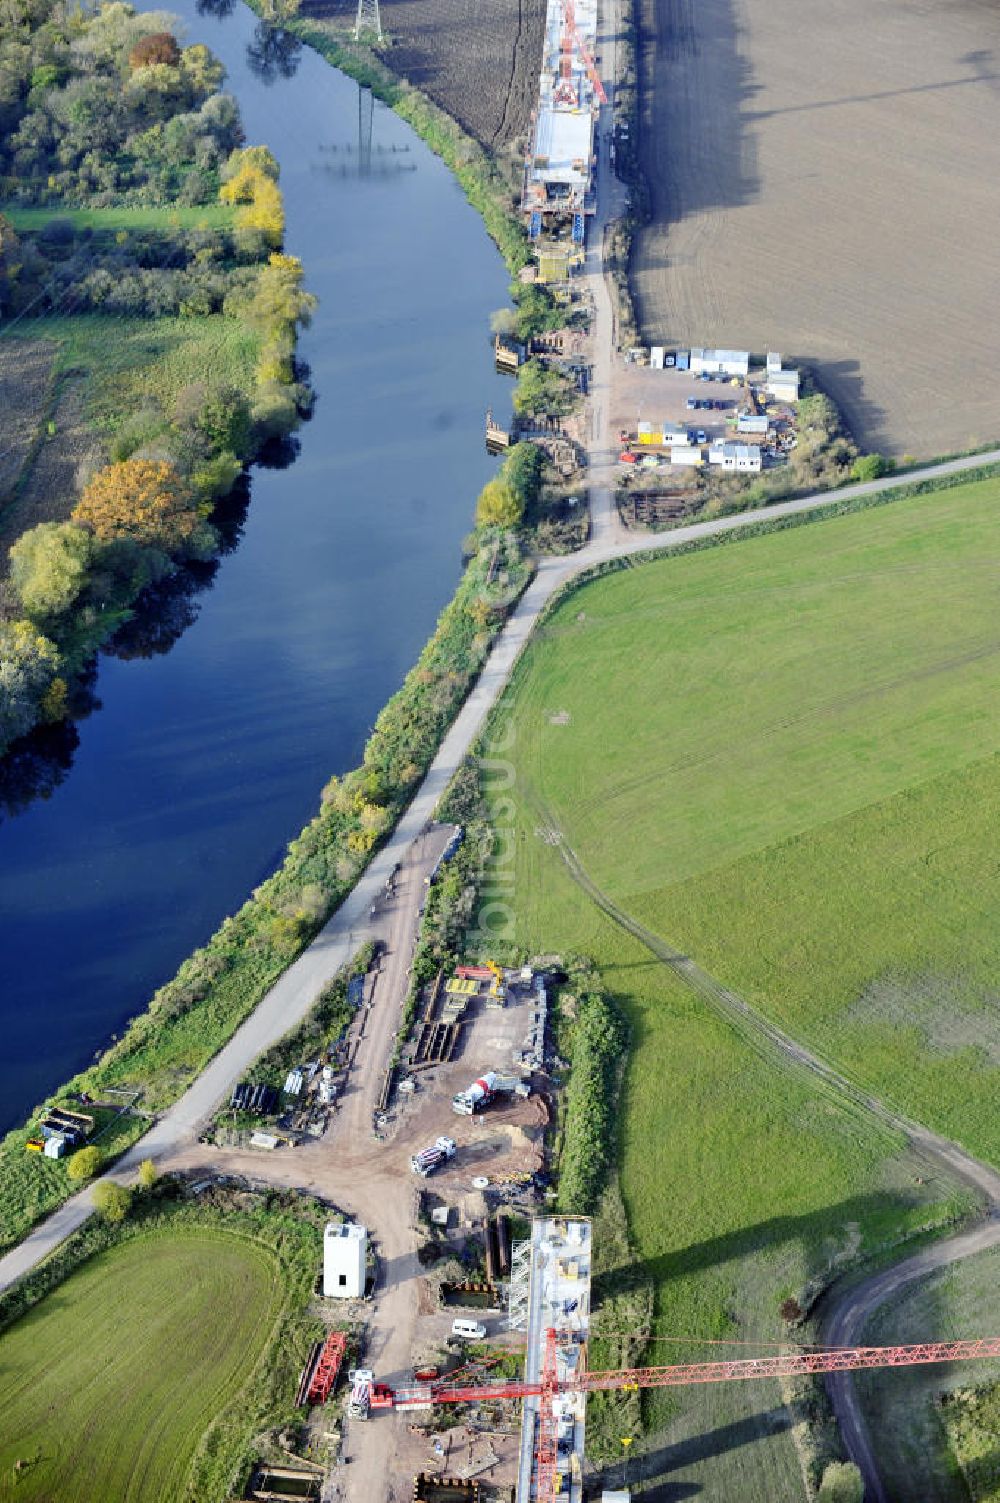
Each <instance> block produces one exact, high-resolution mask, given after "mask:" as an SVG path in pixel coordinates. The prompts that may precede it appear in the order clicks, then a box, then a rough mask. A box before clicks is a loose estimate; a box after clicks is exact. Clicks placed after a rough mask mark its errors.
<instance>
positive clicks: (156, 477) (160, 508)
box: [73, 459, 206, 553]
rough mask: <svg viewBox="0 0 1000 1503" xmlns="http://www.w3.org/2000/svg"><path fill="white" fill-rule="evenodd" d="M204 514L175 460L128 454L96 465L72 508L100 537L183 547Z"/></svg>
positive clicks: (164, 547) (176, 549) (167, 550)
mask: <svg viewBox="0 0 1000 1503" xmlns="http://www.w3.org/2000/svg"><path fill="white" fill-rule="evenodd" d="M205 514H206V513H205V508H204V507H203V506H199V505H198V503H197V502H196V500H195V498H194V495H193V493H192V491H191V489H190V487H189V486H188V485H186V484H185V483H184V482H183V481H182V479H181V477H180V475H179V474H178V473H177V470H176V469H175V467H174V466H173V465H172V464H167V463H166V462H165V461H158V460H152V459H126V460H123V461H122V462H121V463H120V464H111V465H108V466H107V467H106V468H105V469H103V470H98V472H97V474H96V475H95V476H94V478H93V480H91V482H90V484H89V485H88V486H87V488H86V490H85V491H84V493H83V495H82V496H81V498H80V500H79V501H78V502H77V504H76V506H75V507H74V509H73V521H74V522H76V523H77V525H78V526H80V527H85V528H87V530H88V531H89V532H91V533H92V534H93V536H94V537H95V538H97V539H98V540H99V541H100V542H102V543H111V542H121V541H128V542H133V543H140V544H142V545H143V546H144V547H147V548H159V549H161V550H162V551H163V552H164V553H182V552H185V551H187V549H188V548H189V546H190V545H191V543H192V541H193V540H194V539H195V535H196V533H197V532H198V531H199V529H201V528H202V527H203V525H204V520H205Z"/></svg>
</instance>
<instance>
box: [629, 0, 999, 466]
mask: <svg viewBox="0 0 1000 1503" xmlns="http://www.w3.org/2000/svg"><path fill="white" fill-rule="evenodd" d="M641 7H642V9H641V14H642V18H643V31H644V37H645V42H646V45H645V48H644V58H643V62H644V69H643V85H644V91H645V92H644V101H643V121H642V146H643V152H644V163H645V167H646V176H647V180H648V183H649V186H650V191H651V195H652V204H653V220H652V223H651V224H650V225H649V227H648V228H647V229H645V230H643V231H642V232H641V234H640V236H639V237H638V241H637V245H636V253H635V258H634V263H633V269H634V282H635V287H636V292H637V296H638V303H639V311H640V321H641V325H642V327H643V331H644V335H645V337H647V338H648V339H650V340H651V341H652V342H655V343H664V342H666V343H668V344H674V343H676V344H680V345H685V344H695V345H709V346H712V345H721V346H724V347H730V348H732V347H735V348H749V349H751V350H756V351H761V350H762V349H763V348H764V347H765V346H767V347H769V348H771V349H776V350H779V351H780V352H781V353H782V354H783V355H784V356H785V357H786V360H789V361H794V360H802V361H803V362H805V363H808V364H810V365H813V366H814V367H815V368H816V369H817V371H818V373H819V375H820V379H821V383H822V385H823V387H824V388H825V389H826V390H828V391H829V393H830V395H831V396H832V397H833V398H834V399H835V401H836V402H837V403H838V404H839V406H840V407H841V409H842V411H843V412H844V414H845V416H846V418H847V420H848V422H849V424H850V426H851V428H852V430H853V431H854V433H855V435H856V437H857V438H858V439H859V440H861V441H862V442H863V443H864V444H865V446H866V447H868V448H871V449H876V450H882V451H884V452H888V453H892V454H896V455H900V454H903V453H910V454H912V455H915V456H918V457H923V456H930V455H933V454H941V453H946V452H952V451H956V450H962V449H966V448H972V447H974V446H976V445H977V444H983V443H988V442H990V441H991V440H992V439H993V438H994V437H995V436H997V435H998V434H1000V388H998V386H997V381H996V359H995V341H994V337H993V332H992V331H993V323H994V318H993V307H994V303H995V300H996V291H997V283H998V271H1000V258H998V252H997V244H996V224H997V209H996V184H997V182H998V181H1000V10H998V9H997V7H996V6H995V5H993V4H992V3H986V0H953V3H950V4H948V5H940V4H934V3H931V0H841V3H840V4H839V5H833V6H831V5H828V4H822V3H820V0H641Z"/></svg>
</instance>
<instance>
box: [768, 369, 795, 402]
mask: <svg viewBox="0 0 1000 1503" xmlns="http://www.w3.org/2000/svg"><path fill="white" fill-rule="evenodd" d="M765 390H766V392H767V394H768V396H769V397H774V398H775V400H776V401H778V402H797V401H798V400H799V373H798V371H772V372H769V373H768V377H767V382H766V385H765Z"/></svg>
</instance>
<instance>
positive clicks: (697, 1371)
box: [373, 1329, 1000, 1503]
mask: <svg viewBox="0 0 1000 1503" xmlns="http://www.w3.org/2000/svg"><path fill="white" fill-rule="evenodd" d="M984 1357H1000V1337H995V1336H988V1337H977V1338H975V1339H973V1340H971V1341H926V1342H920V1343H919V1344H917V1345H913V1346H861V1347H828V1348H826V1349H811V1350H807V1351H801V1350H800V1351H796V1352H785V1353H782V1354H781V1355H780V1356H777V1357H736V1358H731V1359H729V1358H727V1359H724V1360H722V1361H718V1362H684V1363H677V1364H675V1365H674V1366H672V1367H636V1368H622V1369H619V1370H616V1371H612V1372H587V1371H586V1370H583V1371H581V1370H579V1369H576V1370H575V1371H574V1372H573V1373H572V1375H571V1376H569V1377H567V1378H560V1377H559V1373H558V1367H557V1334H556V1332H555V1330H553V1329H549V1330H548V1331H546V1333H545V1351H544V1355H543V1360H542V1367H541V1372H540V1374H539V1377H538V1380H537V1382H532V1383H526V1382H523V1381H519V1380H517V1379H507V1378H496V1379H493V1380H492V1381H480V1382H472V1383H470V1382H462V1381H457V1380H452V1381H450V1382H449V1381H447V1380H444V1381H441V1382H429V1383H419V1384H415V1385H413V1386H411V1387H407V1388H396V1389H391V1388H389V1387H388V1386H387V1385H386V1384H378V1385H376V1388H377V1389H378V1390H379V1393H380V1398H379V1407H383V1408H386V1409H390V1408H393V1409H429V1408H430V1407H431V1406H432V1405H434V1404H469V1403H480V1402H487V1403H488V1402H490V1401H491V1400H496V1399H533V1398H537V1399H540V1400H541V1403H540V1404H539V1408H538V1430H537V1435H536V1440H535V1467H534V1480H535V1487H534V1489H533V1495H534V1497H535V1498H536V1499H537V1503H557V1500H558V1497H559V1487H560V1481H559V1468H558V1457H559V1422H560V1417H561V1415H562V1413H563V1408H564V1405H563V1402H562V1401H563V1400H564V1399H565V1398H566V1397H567V1396H572V1395H575V1394H588V1393H601V1392H608V1391H610V1390H618V1391H619V1392H627V1393H631V1392H636V1391H637V1390H638V1389H641V1388H679V1387H684V1386H687V1385H689V1384H692V1383H727V1382H735V1381H739V1380H741V1379H747V1378H795V1377H807V1376H810V1375H813V1374H819V1373H840V1372H857V1371H863V1370H866V1369H872V1368H883V1367H918V1366H927V1365H932V1364H934V1363H937V1362H973V1361H978V1360H980V1359H982V1358H984ZM373 1407H374V1406H373Z"/></svg>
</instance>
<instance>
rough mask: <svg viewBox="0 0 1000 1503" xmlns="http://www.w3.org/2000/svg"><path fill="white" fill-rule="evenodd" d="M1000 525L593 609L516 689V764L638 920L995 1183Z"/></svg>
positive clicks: (925, 518) (633, 584)
mask: <svg viewBox="0 0 1000 1503" xmlns="http://www.w3.org/2000/svg"><path fill="white" fill-rule="evenodd" d="M998 502H1000V482H998V481H996V480H991V481H988V482H982V483H980V484H977V485H970V486H963V487H959V488H955V489H952V490H947V491H942V492H939V493H936V494H933V495H928V496H922V497H918V498H914V499H910V500H906V501H903V502H899V503H896V504H895V505H892V506H889V507H884V508H881V509H879V510H878V511H876V512H867V513H860V514H855V515H851V516H846V517H841V518H838V519H835V520H831V521H827V522H823V523H821V524H818V525H814V526H811V527H806V528H801V529H796V530H794V531H791V532H787V533H782V534H780V535H778V536H772V537H764V538H757V539H753V540H751V541H748V542H745V543H741V544H740V545H739V546H738V547H727V548H723V549H715V550H712V551H709V552H704V553H701V554H697V555H694V556H691V557H688V558H685V559H680V560H676V561H670V560H667V561H664V562H661V563H655V564H651V565H649V566H647V567H645V568H642V569H636V570H632V571H629V572H627V573H623V574H620V575H616V576H613V577H611V578H609V579H606V580H603V581H599V582H597V583H596V584H594V585H591V586H589V587H588V588H586V589H585V590H583V591H581V592H579V593H578V594H576V595H574V596H573V597H572V598H571V599H570V600H569V601H568V602H567V603H566V604H565V605H564V606H563V607H562V608H561V610H559V611H558V612H557V613H556V615H555V617H554V618H553V620H552V622H551V624H550V627H549V630H548V632H547V634H546V636H545V639H544V640H543V641H542V642H541V643H539V645H538V646H537V647H536V648H535V649H534V650H533V652H532V653H531V654H530V656H529V660H528V662H527V664H526V665H525V670H524V671H523V672H522V674H521V675H520V683H521V688H520V690H519V695H518V711H517V731H518V751H517V760H518V764H519V767H520V768H521V769H523V770H524V773H525V775H526V777H527V779H528V783H529V785H530V787H531V789H532V791H533V793H534V795H535V796H536V797H537V800H538V802H539V804H540V806H542V807H546V808H549V809H551V810H552V812H553V816H554V818H555V820H556V821H557V822H558V824H559V825H560V826H561V828H562V829H563V831H564V832H565V834H566V836H567V838H568V840H569V842H570V844H571V845H572V846H573V848H574V849H575V850H576V852H577V853H578V855H579V856H580V858H581V859H582V861H583V864H584V866H585V867H586V868H587V870H588V871H589V873H590V875H591V876H592V877H593V878H594V879H595V880H596V881H597V882H598V883H599V884H600V885H601V886H602V887H604V888H605V889H606V890H607V891H608V892H609V893H610V894H611V895H612V896H613V897H614V898H615V899H616V900H617V901H618V902H619V903H620V904H621V905H622V906H623V907H624V908H626V909H627V910H628V911H630V912H632V913H634V914H635V915H636V916H637V917H638V918H640V919H641V920H642V921H643V922H644V923H645V924H646V925H648V927H650V928H652V929H654V930H655V931H656V932H657V933H659V934H660V935H662V936H663V937H664V938H666V939H668V940H669V941H670V942H671V943H673V944H675V945H677V946H679V947H680V948H681V949H683V950H685V951H686V952H688V953H690V954H692V955H694V956H695V957H696V958H697V959H698V960H699V961H700V962H701V964H702V965H703V966H704V967H705V968H706V969H707V970H709V971H711V972H712V973H713V974H715V975H716V976H718V977H719V979H721V980H722V981H724V982H726V983H727V984H728V985H730V986H732V987H734V988H735V989H736V990H737V991H739V992H740V993H741V994H742V995H744V996H745V997H746V998H747V999H748V1000H749V1001H751V1002H752V1003H753V1004H754V1005H755V1006H757V1007H759V1008H760V1009H761V1010H762V1011H764V1012H766V1013H768V1014H769V1015H770V1016H771V1017H773V1018H775V1019H776V1020H777V1021H779V1022H780V1023H781V1024H782V1026H783V1027H785V1028H786V1029H787V1030H788V1031H789V1032H791V1033H793V1034H794V1035H795V1036H796V1037H799V1038H801V1039H803V1040H804V1041H807V1042H809V1043H810V1044H812V1045H813V1046H814V1047H816V1048H817V1049H819V1050H820V1051H821V1052H822V1053H824V1054H825V1055H827V1056H828V1057H829V1058H831V1059H832V1060H834V1061H835V1062H836V1063H838V1064H839V1065H840V1066H842V1067H843V1068H845V1069H846V1070H847V1071H848V1072H849V1073H851V1074H852V1075H853V1076H855V1077H856V1078H858V1079H859V1080H862V1081H864V1082H865V1083H866V1084H867V1085H869V1086H871V1087H872V1088H873V1089H875V1090H877V1091H879V1092H880V1093H882V1094H884V1095H885V1096H886V1097H887V1098H888V1099H889V1100H891V1101H892V1102H893V1103H894V1104H895V1105H896V1106H897V1107H899V1108H900V1109H902V1110H903V1111H906V1112H909V1113H911V1114H912V1115H914V1116H916V1117H918V1118H920V1119H921V1120H923V1121H926V1122H928V1123H930V1124H931V1125H933V1126H935V1127H938V1128H940V1129H941V1130H942V1131H943V1132H945V1133H949V1134H954V1135H956V1136H959V1137H960V1138H961V1139H962V1141H963V1142H965V1143H966V1144H968V1146H969V1147H971V1148H973V1149H974V1150H975V1151H977V1152H978V1153H981V1154H984V1155H986V1156H989V1157H991V1158H992V1159H993V1160H994V1161H995V1162H997V1163H1000V1024H998V1023H997V1020H996V1001H997V997H998V995H1000V993H998V989H997V985H996V976H997V974H998V973H1000V963H998V962H1000V928H998V925H997V922H996V920H997V916H998V915H1000V868H998V867H997V863H996V860H995V851H994V842H993V839H992V830H993V829H994V828H995V827H996V823H997V816H998V814H1000V756H998V752H1000V714H998V712H997V691H998V689H1000V626H998V621H1000V613H998V606H1000V574H998V571H997V569H996V567H995V556H996V552H997V548H998V545H1000V510H998ZM581 617H582V619H581ZM557 714H558V718H559V720H563V719H564V718H565V716H566V715H568V716H569V720H568V723H562V724H560V723H553V722H554V719H555V717H556V715H557Z"/></svg>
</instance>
